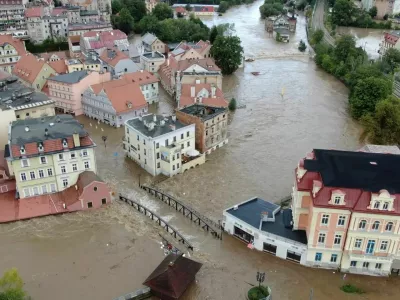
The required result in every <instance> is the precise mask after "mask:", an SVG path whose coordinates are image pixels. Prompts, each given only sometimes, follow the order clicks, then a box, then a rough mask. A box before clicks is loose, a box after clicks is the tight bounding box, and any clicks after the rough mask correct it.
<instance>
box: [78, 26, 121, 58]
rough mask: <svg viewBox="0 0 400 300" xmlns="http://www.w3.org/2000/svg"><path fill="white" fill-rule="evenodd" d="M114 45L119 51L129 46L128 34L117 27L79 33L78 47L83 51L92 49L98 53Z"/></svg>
mask: <svg viewBox="0 0 400 300" xmlns="http://www.w3.org/2000/svg"><path fill="white" fill-rule="evenodd" d="M114 47H117V49H118V50H121V51H122V50H126V49H128V48H129V42H128V36H127V35H126V34H125V33H124V32H122V31H121V30H119V29H115V30H110V31H89V32H86V33H84V34H83V35H81V40H80V48H81V51H82V52H83V53H86V52H89V51H90V50H94V51H96V52H97V53H99V54H100V53H102V51H103V50H105V49H107V48H108V49H112V48H114Z"/></svg>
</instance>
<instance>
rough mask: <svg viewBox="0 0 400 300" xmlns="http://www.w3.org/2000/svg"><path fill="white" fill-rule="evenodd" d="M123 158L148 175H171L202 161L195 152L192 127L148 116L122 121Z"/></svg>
mask: <svg viewBox="0 0 400 300" xmlns="http://www.w3.org/2000/svg"><path fill="white" fill-rule="evenodd" d="M124 149H125V152H126V155H127V156H128V157H129V158H131V159H132V160H134V161H135V162H136V163H138V164H139V165H140V166H141V167H142V168H143V169H145V170H146V171H147V172H149V173H150V174H151V175H153V176H156V175H158V174H164V175H166V176H173V175H176V174H178V173H183V172H184V171H186V170H188V169H190V168H194V167H195V166H197V165H200V164H202V163H204V162H205V156H204V155H202V154H200V153H199V152H198V151H196V150H195V124H190V125H185V124H183V123H181V122H180V121H178V120H177V119H176V116H169V117H164V116H160V115H153V114H148V115H145V116H140V117H137V118H134V119H131V120H128V121H126V122H125V138H124Z"/></svg>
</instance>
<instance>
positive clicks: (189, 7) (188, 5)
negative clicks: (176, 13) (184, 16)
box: [185, 3, 192, 11]
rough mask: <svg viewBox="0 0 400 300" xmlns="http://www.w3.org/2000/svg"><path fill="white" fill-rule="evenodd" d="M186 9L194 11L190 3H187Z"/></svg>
mask: <svg viewBox="0 0 400 300" xmlns="http://www.w3.org/2000/svg"><path fill="white" fill-rule="evenodd" d="M185 9H186V11H192V7H191V6H190V3H188V4H186V6H185Z"/></svg>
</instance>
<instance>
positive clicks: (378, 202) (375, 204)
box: [374, 201, 381, 209]
mask: <svg viewBox="0 0 400 300" xmlns="http://www.w3.org/2000/svg"><path fill="white" fill-rule="evenodd" d="M380 207H381V202H380V201H375V203H374V209H379V208H380Z"/></svg>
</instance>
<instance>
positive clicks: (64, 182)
mask: <svg viewBox="0 0 400 300" xmlns="http://www.w3.org/2000/svg"><path fill="white" fill-rule="evenodd" d="M62 183H63V187H67V186H68V178H64V179H63V180H62Z"/></svg>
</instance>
